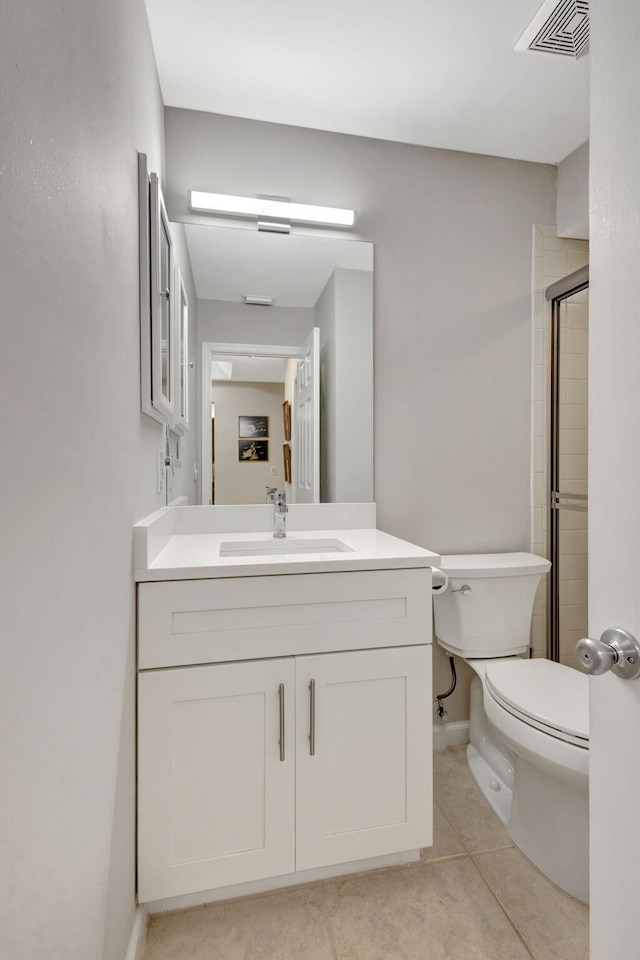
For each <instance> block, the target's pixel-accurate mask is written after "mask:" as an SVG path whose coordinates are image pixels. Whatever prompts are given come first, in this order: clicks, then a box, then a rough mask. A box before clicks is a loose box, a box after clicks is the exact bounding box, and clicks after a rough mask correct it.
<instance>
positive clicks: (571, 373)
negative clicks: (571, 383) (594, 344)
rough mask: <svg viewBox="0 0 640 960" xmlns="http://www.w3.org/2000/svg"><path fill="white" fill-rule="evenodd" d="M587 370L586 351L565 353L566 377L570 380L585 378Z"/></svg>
mask: <svg viewBox="0 0 640 960" xmlns="http://www.w3.org/2000/svg"><path fill="white" fill-rule="evenodd" d="M588 370H589V359H588V357H587V355H586V353H584V354H582V355H580V354H577V353H570V354H568V355H567V366H566V371H567V377H569V379H570V380H586V379H587V376H588Z"/></svg>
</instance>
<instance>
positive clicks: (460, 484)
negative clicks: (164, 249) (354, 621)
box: [165, 108, 556, 719]
mask: <svg viewBox="0 0 640 960" xmlns="http://www.w3.org/2000/svg"><path fill="white" fill-rule="evenodd" d="M165 131H166V138H167V141H166V142H167V204H168V208H169V214H170V216H171V218H172V219H174V220H175V219H177V220H180V219H189V218H190V217H189V211H188V209H187V206H186V197H187V190H188V189H190V188H194V187H196V186H197V188H198V189H200V190H211V191H214V192H221V193H230V194H249V195H252V194H266V195H271V196H286V197H290V198H291V199H292V200H299V201H308V202H311V203H319V204H327V205H330V206H345V207H354V208H355V209H356V210H357V211H358V221H357V229H356V230H355V231H354V232H353V233H350V235H353V236H354V237H355V238H358V239H363V240H372V241H373V242H374V243H375V278H374V311H375V321H374V328H375V330H374V349H375V354H374V355H375V378H374V389H375V499H376V501H377V503H378V518H379V525H380V527H381V528H382V529H383V530H387V531H388V532H390V533H393V534H396V535H398V536H400V537H405V538H407V539H409V540H412V541H414V542H416V543H418V544H421V545H423V546H426V547H431V548H432V549H433V550H436V551H438V552H442V553H454V552H472V551H492V550H518V549H524V548H529V547H530V543H531V536H530V483H531V472H530V448H531V424H530V418H531V255H532V251H531V235H532V231H531V225H532V223H542V224H547V223H554V220H555V204H556V193H555V187H556V169H555V167H552V166H547V165H543V164H532V163H526V162H523V161H516V160H505V159H500V158H495V157H485V156H476V155H473V154H465V153H456V152H452V151H447V150H433V149H429V148H425V147H415V146H408V145H405V144H398V143H390V142H386V141H380V140H370V139H366V138H363V137H350V136H346V135H343V134H332V133H326V132H323V131H317V130H306V129H303V128H300V127H286V126H282V125H278V124H270V123H261V122H258V121H251V120H242V119H237V118H232V117H223V116H218V115H212V114H206V113H200V112H196V111H186V110H178V109H173V108H169V109H167V110H166V111H165ZM342 236H344V234H342ZM435 664H436V679H435V684H436V686H437V687H439V688H440V687H442V688H445V687H446V686H447V685H448V672H447V671H448V666H447V663H446V659H445V658H444V657H443V655H442V654H441V652H440V651H439V650H438V651H436V653H435ZM465 697H466V693H465V684H464V683H462V684H461V690H460V694H459V695H458V696H456V699H455V700H454V703H453V706H452V709H451V710H450V711H449V716H450V717H451V718H452V719H455V718H456V717H457V716H459V715H460V714H464V713H465V712H466V709H467V708H466V703H465ZM452 699H453V698H452ZM449 702H450V703H451V701H449Z"/></svg>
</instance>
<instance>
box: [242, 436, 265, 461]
mask: <svg viewBox="0 0 640 960" xmlns="http://www.w3.org/2000/svg"><path fill="white" fill-rule="evenodd" d="M268 459H269V441H268V440H238V460H239V461H240V463H243V462H244V463H255V462H256V461H262V462H264V461H265V460H268Z"/></svg>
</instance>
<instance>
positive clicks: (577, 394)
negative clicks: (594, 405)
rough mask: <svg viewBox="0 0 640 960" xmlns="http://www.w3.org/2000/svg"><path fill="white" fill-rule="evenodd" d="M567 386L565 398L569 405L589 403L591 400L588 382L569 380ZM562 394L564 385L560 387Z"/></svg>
mask: <svg viewBox="0 0 640 960" xmlns="http://www.w3.org/2000/svg"><path fill="white" fill-rule="evenodd" d="M564 386H565V396H566V402H567V403H585V404H586V403H587V402H588V399H589V392H588V389H587V387H588V381H587V380H567V382H566V384H564ZM560 387H561V390H560V392H561V393H562V384H561V385H560Z"/></svg>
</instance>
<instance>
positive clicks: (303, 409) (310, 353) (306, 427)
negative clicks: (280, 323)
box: [292, 327, 320, 503]
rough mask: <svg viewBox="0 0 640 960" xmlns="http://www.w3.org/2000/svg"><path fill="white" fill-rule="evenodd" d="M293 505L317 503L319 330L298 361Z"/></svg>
mask: <svg viewBox="0 0 640 960" xmlns="http://www.w3.org/2000/svg"><path fill="white" fill-rule="evenodd" d="M292 474H293V476H292V489H293V503H319V502H320V328H319V327H314V328H313V329H312V331H311V333H310V334H309V338H308V340H307V342H306V343H305V345H304V356H303V357H302V359H301V360H298V372H297V374H296V379H295V384H294V394H293V414H292Z"/></svg>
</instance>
